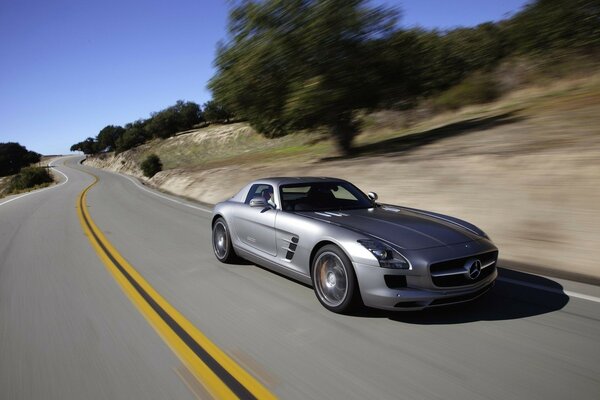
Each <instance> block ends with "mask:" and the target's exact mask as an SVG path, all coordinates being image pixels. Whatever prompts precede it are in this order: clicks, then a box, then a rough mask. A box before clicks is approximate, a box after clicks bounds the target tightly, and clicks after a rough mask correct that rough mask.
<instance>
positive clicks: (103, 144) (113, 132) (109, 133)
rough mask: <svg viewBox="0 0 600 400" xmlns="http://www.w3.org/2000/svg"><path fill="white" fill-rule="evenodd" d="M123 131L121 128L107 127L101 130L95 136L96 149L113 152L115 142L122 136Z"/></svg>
mask: <svg viewBox="0 0 600 400" xmlns="http://www.w3.org/2000/svg"><path fill="white" fill-rule="evenodd" d="M124 133H125V129H124V128H123V127H121V126H115V125H108V126H105V127H104V128H102V130H101V131H100V132H99V133H98V136H96V141H97V142H98V148H99V149H100V151H102V150H105V149H108V150H109V151H110V150H115V149H116V148H117V140H119V138H121V137H122V136H123V134H124Z"/></svg>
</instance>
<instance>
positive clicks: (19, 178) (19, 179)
mask: <svg viewBox="0 0 600 400" xmlns="http://www.w3.org/2000/svg"><path fill="white" fill-rule="evenodd" d="M51 182H52V176H51V175H50V173H49V172H48V170H47V169H46V168H42V167H27V168H23V169H21V172H19V173H18V174H17V175H15V176H13V177H12V179H11V181H10V184H9V192H16V191H19V190H24V189H29V188H32V187H35V186H38V185H42V184H45V183H51Z"/></svg>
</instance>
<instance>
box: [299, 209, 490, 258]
mask: <svg viewBox="0 0 600 400" xmlns="http://www.w3.org/2000/svg"><path fill="white" fill-rule="evenodd" d="M297 214H299V215H303V216H306V217H309V218H313V219H317V220H320V221H323V222H328V223H332V224H335V225H338V226H342V227H344V228H348V229H352V230H354V231H357V232H360V233H363V234H365V235H369V236H373V237H376V238H379V239H383V240H385V241H387V242H389V243H391V244H394V245H396V246H398V247H399V248H402V249H407V250H417V249H424V248H430V247H439V246H447V245H453V244H458V243H465V242H470V241H473V240H478V239H481V236H479V235H477V234H476V233H474V232H472V231H471V230H469V229H467V228H465V227H464V226H461V225H459V224H458V223H456V222H452V221H449V220H445V219H442V218H440V217H436V216H433V215H430V214H426V213H425V212H419V211H417V210H410V209H405V208H402V207H390V206H383V207H377V208H370V209H360V210H343V211H317V212H315V211H312V212H299V213H297Z"/></svg>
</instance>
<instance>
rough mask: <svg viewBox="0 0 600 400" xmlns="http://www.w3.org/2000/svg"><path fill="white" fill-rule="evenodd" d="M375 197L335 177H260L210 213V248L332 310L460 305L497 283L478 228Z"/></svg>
mask: <svg viewBox="0 0 600 400" xmlns="http://www.w3.org/2000/svg"><path fill="white" fill-rule="evenodd" d="M376 200H377V195H376V194H375V193H372V192H371V193H369V194H368V195H365V194H364V193H363V192H361V191H360V190H359V189H358V188H356V186H354V185H352V184H351V183H350V182H347V181H344V180H342V179H335V178H312V177H303V178H265V179H259V180H257V181H254V182H252V183H250V184H248V185H247V186H246V187H244V188H243V189H242V190H241V191H240V192H239V193H238V194H236V195H235V196H233V197H232V198H230V199H229V200H227V201H224V202H221V203H219V204H217V205H216V206H215V208H214V211H213V219H212V242H213V249H214V252H215V255H216V256H217V258H218V259H219V260H220V261H222V262H224V263H230V262H234V261H235V260H236V259H237V257H242V258H244V259H247V260H249V261H252V262H254V263H256V264H259V265H262V266H265V267H267V268H269V269H272V270H274V271H277V272H279V273H282V274H284V275H286V276H289V277H291V278H293V279H296V280H299V281H301V282H304V283H307V284H310V285H312V286H313V288H314V290H315V293H316V295H317V298H318V299H319V301H320V302H321V304H322V305H323V306H325V307H326V308H327V309H329V310H331V311H334V312H348V311H350V310H351V309H352V308H353V307H354V306H356V305H359V304H360V303H361V302H362V304H364V305H366V306H369V307H375V308H381V309H386V310H419V309H423V308H426V307H433V306H441V305H446V304H454V303H461V302H465V301H469V300H473V299H475V298H477V297H479V296H481V295H482V294H483V293H485V292H487V291H488V290H489V289H490V288H491V287H492V286H493V285H494V281H495V279H496V277H497V275H498V273H497V271H496V261H497V259H498V249H497V248H496V246H494V244H493V243H492V241H491V240H490V238H489V237H488V236H487V235H486V234H485V233H484V232H483V231H481V230H480V229H479V228H477V227H475V226H473V225H471V224H469V223H468V222H465V221H462V220H459V219H457V218H453V217H449V216H445V215H441V214H436V213H432V212H428V211H422V210H416V209H412V208H406V207H399V206H392V205H387V204H380V203H377V202H376Z"/></svg>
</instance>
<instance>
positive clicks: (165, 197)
mask: <svg viewBox="0 0 600 400" xmlns="http://www.w3.org/2000/svg"><path fill="white" fill-rule="evenodd" d="M119 175H121V176H122V177H124V178H127V179H129V180H130V181H131V182H133V184H134V185H135V186H137V187H138V188H140V189H142V190H144V191H146V192H148V193H150V194H153V195H155V196H157V197H160V198H162V199H165V200H169V201H172V202H173V203H177V204H181V205H183V206H186V207H190V208H194V209H196V210H200V211H204V212H206V213H211V214H212V211H211V210H207V209H206V208H203V207H197V206H194V205H191V204H188V203H184V202H183V201H179V200H175V199H172V198H170V197H167V196H163V195H162V194H158V193H156V192H154V191H152V190H149V189H147V188H146V187H144V186H142V185H141V184H140V183H139V182H137V181H136V180H135V179H133V178H132V177H130V176H127V175H125V174H121V173H119Z"/></svg>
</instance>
